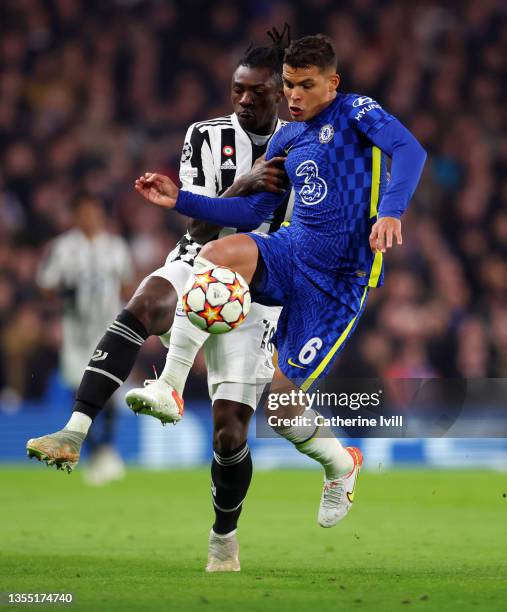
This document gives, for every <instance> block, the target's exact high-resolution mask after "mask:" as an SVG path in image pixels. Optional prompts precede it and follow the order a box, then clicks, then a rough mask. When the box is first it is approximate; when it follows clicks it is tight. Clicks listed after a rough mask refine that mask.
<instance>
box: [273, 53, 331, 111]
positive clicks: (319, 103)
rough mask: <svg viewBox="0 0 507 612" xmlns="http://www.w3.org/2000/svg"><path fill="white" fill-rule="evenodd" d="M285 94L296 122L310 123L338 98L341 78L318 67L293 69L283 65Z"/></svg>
mask: <svg viewBox="0 0 507 612" xmlns="http://www.w3.org/2000/svg"><path fill="white" fill-rule="evenodd" d="M282 78H283V93H284V94H285V97H286V98H287V103H288V105H289V112H290V115H291V117H292V118H293V119H294V120H295V121H308V120H309V119H311V118H312V117H315V115H318V114H319V113H320V112H321V111H323V110H324V109H325V108H326V106H328V105H329V104H330V103H331V102H332V101H333V100H334V99H335V97H336V88H337V87H338V85H339V83H340V77H339V76H338V75H337V74H336V72H335V71H334V70H331V69H330V70H327V71H326V70H322V69H321V68H318V67H317V66H308V67H307V68H293V67H292V66H288V65H287V64H284V65H283V73H282Z"/></svg>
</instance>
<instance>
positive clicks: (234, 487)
mask: <svg viewBox="0 0 507 612" xmlns="http://www.w3.org/2000/svg"><path fill="white" fill-rule="evenodd" d="M252 414H253V411H252V409H251V408H250V406H247V405H246V404H242V403H240V402H236V401H232V400H226V399H217V400H215V401H214V402H213V461H212V464H211V492H212V499H213V508H214V511H215V522H214V524H213V527H212V529H211V531H210V536H209V543H208V563H207V565H206V571H207V572H239V571H240V564H239V546H238V541H237V537H236V528H237V524H238V519H239V515H240V514H241V509H242V506H243V502H244V500H245V497H246V494H247V491H248V487H249V486H250V481H251V479H252V459H251V456H250V449H249V448H248V445H247V435H248V425H249V423H250V418H251V416H252Z"/></svg>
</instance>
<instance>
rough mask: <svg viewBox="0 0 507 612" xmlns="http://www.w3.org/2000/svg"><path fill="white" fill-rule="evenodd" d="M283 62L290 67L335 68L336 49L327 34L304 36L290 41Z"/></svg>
mask: <svg viewBox="0 0 507 612" xmlns="http://www.w3.org/2000/svg"><path fill="white" fill-rule="evenodd" d="M283 63H284V64H287V65H289V66H291V67H292V68H308V67H309V66H317V68H320V69H321V70H325V69H327V68H334V69H336V66H337V59H336V51H335V49H334V46H333V42H332V41H331V39H330V38H329V36H325V35H324V34H316V35H315V36H304V37H303V38H298V39H297V40H293V41H292V42H291V43H290V45H289V46H288V47H287V49H286V50H285V54H284V58H283Z"/></svg>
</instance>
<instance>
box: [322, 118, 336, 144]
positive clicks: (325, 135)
mask: <svg viewBox="0 0 507 612" xmlns="http://www.w3.org/2000/svg"><path fill="white" fill-rule="evenodd" d="M333 136H334V127H333V126H332V125H331V124H330V123H326V125H323V126H322V127H321V128H320V132H319V142H321V143H322V144H326V142H329V141H330V140H332V138H333Z"/></svg>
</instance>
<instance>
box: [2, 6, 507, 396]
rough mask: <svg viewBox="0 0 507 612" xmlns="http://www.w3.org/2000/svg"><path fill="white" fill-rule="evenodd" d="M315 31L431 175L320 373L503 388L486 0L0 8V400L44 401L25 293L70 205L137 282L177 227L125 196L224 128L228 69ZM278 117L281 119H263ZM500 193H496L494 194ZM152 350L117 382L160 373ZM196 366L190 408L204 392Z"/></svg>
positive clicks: (503, 288)
mask: <svg viewBox="0 0 507 612" xmlns="http://www.w3.org/2000/svg"><path fill="white" fill-rule="evenodd" d="M284 22H288V23H290V24H291V26H292V35H293V37H299V36H302V35H306V34H314V33H317V32H324V33H326V34H328V35H329V36H331V37H332V39H333V40H334V43H335V45H336V48H337V51H338V57H339V72H340V74H341V76H342V84H341V87H342V89H343V90H344V91H354V92H358V93H361V94H364V95H368V96H371V97H373V98H375V99H377V100H378V101H379V102H380V103H381V104H382V105H383V106H384V107H385V108H386V109H387V110H389V111H390V112H391V113H393V114H394V115H396V116H397V117H398V118H399V119H400V120H401V121H402V122H404V123H405V125H407V126H408V127H409V128H410V129H411V130H412V131H413V132H414V134H415V135H416V136H417V138H418V139H419V140H420V142H421V143H422V144H423V146H424V147H425V148H426V149H427V151H428V154H429V157H428V162H427V164H426V169H425V172H424V176H423V179H422V182H421V184H420V186H419V189H418V191H417V193H416V195H415V197H414V200H413V202H412V205H411V207H410V210H409V212H408V213H407V214H406V216H405V217H404V222H403V230H404V244H403V248H400V249H397V248H395V249H393V251H392V252H390V253H389V254H388V256H387V271H386V272H387V273H386V283H385V286H384V288H382V289H377V290H374V291H372V292H371V297H370V301H369V305H368V308H367V311H366V313H365V315H364V320H363V321H362V323H361V324H360V325H359V327H358V331H357V332H356V335H355V336H354V338H353V340H352V341H351V342H350V345H349V346H348V348H347V350H346V351H345V353H344V356H343V358H342V360H341V361H340V362H339V364H338V365H337V369H338V370H339V371H340V372H341V373H343V374H345V375H351V376H377V375H383V376H392V377H401V378H409V377H424V376H433V375H438V376H448V377H454V376H466V377H485V376H492V377H502V376H507V258H506V255H507V181H505V177H506V176H507V129H506V128H507V105H506V103H505V96H503V95H502V94H504V93H505V83H506V82H507V5H506V4H505V3H504V2H501V1H499V0H498V1H496V2H495V1H494V0H468V1H467V0H463V1H461V2H458V1H456V2H453V1H451V2H438V1H434V0H411V1H410V2H408V1H406V0H392V1H389V0H348V1H346V0H342V1H340V2H336V1H334V0H306V1H305V0H291V1H290V2H278V1H269V2H268V1H267V0H264V1H262V0H261V1H259V0H251V1H244V2H233V1H220V0H218V1H217V2H204V1H201V0H185V2H183V1H175V2H171V1H165V0H160V1H158V2H157V1H149V2H148V1H136V0H117V1H113V0H3V1H2V3H1V4H0V160H1V163H0V387H1V389H2V399H3V401H4V402H7V401H14V400H16V399H17V398H24V399H32V400H37V399H39V398H43V397H44V395H45V393H46V392H47V388H48V385H49V384H50V382H51V380H52V378H53V377H54V375H55V372H56V370H57V363H58V349H59V346H60V342H61V327H60V320H59V311H58V307H57V306H55V304H54V303H53V302H51V303H48V302H47V301H46V300H45V299H44V298H42V297H41V294H40V291H39V289H38V288H37V285H36V282H35V278H36V270H37V266H38V264H39V262H40V260H41V258H42V256H43V253H44V250H45V249H46V248H47V244H48V241H50V240H51V239H52V238H54V237H55V236H57V235H58V234H60V233H62V232H64V231H66V230H68V229H69V228H70V227H72V224H73V212H72V202H73V200H74V198H75V196H76V195H77V194H78V193H81V192H83V191H86V192H88V193H92V194H96V195H98V196H100V197H101V198H102V199H103V201H104V203H105V206H106V208H107V211H108V215H109V229H110V230H111V231H113V232H116V233H118V234H121V235H122V236H124V237H125V238H126V240H127V241H128V243H129V246H130V249H131V253H132V256H133V261H134V265H135V270H134V274H135V281H134V286H136V285H137V282H136V281H139V280H140V279H142V278H143V277H144V276H145V275H146V274H147V273H149V272H151V271H152V270H153V269H155V268H157V267H159V265H161V263H162V262H163V261H164V259H165V257H166V255H167V253H168V252H169V250H170V249H172V248H173V247H174V245H175V243H176V241H177V240H178V239H179V237H180V236H181V234H182V232H183V230H184V226H185V221H184V219H183V217H181V216H179V215H177V214H168V213H167V212H165V211H163V210H161V209H158V208H156V207H154V206H150V205H148V204H146V203H144V202H143V201H141V199H140V198H139V196H137V195H136V193H135V192H134V190H133V188H132V186H133V181H134V179H135V178H136V177H137V176H138V175H139V174H140V173H142V172H144V171H145V170H147V169H156V170H158V171H161V172H163V173H166V174H168V175H170V176H172V177H173V178H176V177H177V171H178V164H179V158H180V152H181V146H182V143H183V138H184V134H185V130H186V128H187V127H188V125H189V124H190V123H191V122H193V121H196V120H203V119H206V118H210V117H215V116H218V115H223V114H229V113H230V112H231V107H230V102H229V85H230V76H231V73H232V70H233V69H234V67H235V62H236V61H237V59H238V58H239V57H240V56H241V54H242V52H243V51H244V50H245V48H246V47H247V46H248V45H249V44H250V43H251V42H253V43H255V44H264V43H266V42H269V41H268V39H267V37H266V35H265V32H266V30H268V29H269V28H270V27H272V26H278V27H281V26H283V23H284ZM281 109H282V115H283V116H285V117H286V116H287V115H286V110H285V102H283V103H282V105H281ZM502 179H503V180H502ZM163 355H164V352H163V350H162V347H161V346H160V343H159V342H158V340H157V339H156V338H154V339H151V340H150V341H148V342H147V343H146V346H145V348H144V349H143V353H142V357H141V359H140V361H139V363H138V366H137V368H136V370H135V372H134V377H137V378H138V379H144V378H145V377H146V376H149V375H150V374H151V364H152V363H154V364H156V365H157V367H159V368H160V367H161V362H162V360H163ZM203 381H204V369H203V364H202V361H199V363H198V364H197V366H196V368H195V370H194V375H193V378H192V379H191V384H189V385H188V390H189V392H190V393H191V392H192V391H195V390H198V391H200V392H203V391H204V389H205V386H204V384H203Z"/></svg>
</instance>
